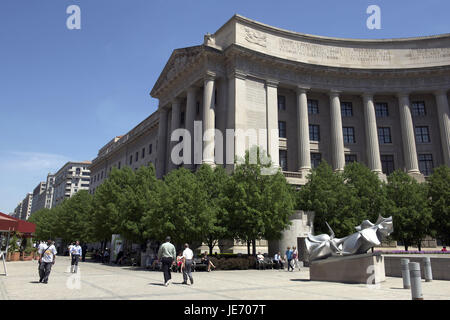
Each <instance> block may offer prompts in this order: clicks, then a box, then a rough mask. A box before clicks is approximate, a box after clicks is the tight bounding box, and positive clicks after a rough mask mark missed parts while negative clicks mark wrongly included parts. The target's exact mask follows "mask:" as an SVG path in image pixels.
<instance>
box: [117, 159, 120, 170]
mask: <svg viewBox="0 0 450 320" xmlns="http://www.w3.org/2000/svg"><path fill="white" fill-rule="evenodd" d="M117 168H118V169H120V161H119V164H118V165H117Z"/></svg>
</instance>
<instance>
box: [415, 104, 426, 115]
mask: <svg viewBox="0 0 450 320" xmlns="http://www.w3.org/2000/svg"><path fill="white" fill-rule="evenodd" d="M411 111H412V115H413V116H425V115H426V114H427V111H426V109H425V102H423V101H415V102H413V103H412V104H411Z"/></svg>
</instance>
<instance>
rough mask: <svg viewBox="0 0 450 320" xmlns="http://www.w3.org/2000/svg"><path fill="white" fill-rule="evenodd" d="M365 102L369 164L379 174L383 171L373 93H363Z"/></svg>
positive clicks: (365, 126)
mask: <svg viewBox="0 0 450 320" xmlns="http://www.w3.org/2000/svg"><path fill="white" fill-rule="evenodd" d="M362 97H363V102H364V128H365V131H366V154H367V165H368V167H369V169H370V170H372V171H373V172H376V173H377V174H379V175H380V174H381V173H382V171H383V170H382V167H381V158H380V146H379V144H378V129H377V118H376V115H375V106H374V103H373V94H372V93H365V94H363V96H362Z"/></svg>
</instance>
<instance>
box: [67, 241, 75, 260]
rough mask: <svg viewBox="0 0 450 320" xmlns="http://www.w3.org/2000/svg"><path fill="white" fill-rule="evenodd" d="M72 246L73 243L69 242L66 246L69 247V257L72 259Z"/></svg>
mask: <svg viewBox="0 0 450 320" xmlns="http://www.w3.org/2000/svg"><path fill="white" fill-rule="evenodd" d="M73 246H74V243H73V242H71V243H70V245H69V246H68V247H67V249H69V258H70V259H72V248H73Z"/></svg>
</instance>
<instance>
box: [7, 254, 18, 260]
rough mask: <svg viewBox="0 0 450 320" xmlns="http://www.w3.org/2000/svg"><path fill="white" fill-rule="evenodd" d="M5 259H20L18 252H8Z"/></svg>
mask: <svg viewBox="0 0 450 320" xmlns="http://www.w3.org/2000/svg"><path fill="white" fill-rule="evenodd" d="M6 260H7V261H19V260H20V252H8V255H7V256H6Z"/></svg>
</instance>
